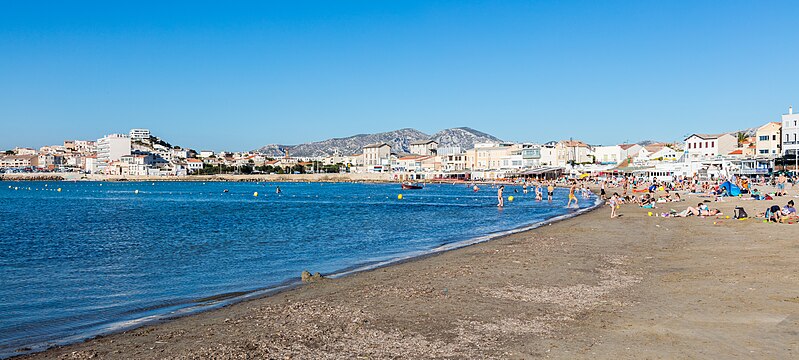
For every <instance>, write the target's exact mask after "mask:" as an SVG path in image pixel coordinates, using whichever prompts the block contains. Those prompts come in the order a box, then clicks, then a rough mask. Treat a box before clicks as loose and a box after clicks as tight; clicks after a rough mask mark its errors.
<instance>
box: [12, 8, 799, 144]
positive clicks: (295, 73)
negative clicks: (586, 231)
mask: <svg viewBox="0 0 799 360" xmlns="http://www.w3.org/2000/svg"><path fill="white" fill-rule="evenodd" d="M797 18H799V2H795V1H794V2H788V1H786V2H779V1H768V2H765V1H724V2H719V1H707V2H705V1H684V2H683V1H429V0H428V1H410V0H403V1H367V0H364V1H302V0H299V1H298V0H294V1H284V2H267V1H258V2H236V3H235V4H233V5H231V4H227V3H226V2H221V1H218V2H210V1H208V2H205V1H190V2H178V1H169V2H166V1H160V2H146V1H52V2H40V1H33V0H31V1H4V0H0V123H1V125H0V148H12V147H14V146H35V147H38V146H41V145H46V144H52V143H59V142H61V141H62V140H63V139H95V138H97V137H100V136H102V135H104V134H106V133H113V132H126V131H127V130H128V129H130V128H132V127H146V128H150V129H151V130H152V131H153V132H154V133H155V134H156V135H159V136H161V137H163V138H165V139H167V140H168V141H170V142H172V143H173V144H180V145H184V146H189V147H194V148H197V149H214V150H221V149H228V150H248V149H253V148H257V147H259V146H261V145H264V144H268V143H283V144H292V143H299V142H306V141H313V140H321V139H325V138H329V137H343V136H349V135H352V134H357V133H368V132H379V131H388V130H393V129H397V128H403V127H413V128H417V129H419V130H422V131H425V132H428V133H432V132H435V131H437V130H440V129H443V128H448V127H457V126H470V127H473V128H475V129H478V130H481V131H485V132H488V133H491V134H494V135H496V136H498V137H500V138H503V139H506V140H515V141H538V142H544V141H548V140H553V139H562V138H569V137H574V138H579V139H582V140H585V141H587V142H589V143H592V144H609V143H617V142H623V141H627V140H629V141H637V140H642V139H658V140H676V139H681V138H682V137H683V135H685V134H687V133H692V132H707V133H712V132H722V131H732V130H736V129H740V128H748V127H754V126H758V125H761V124H763V123H765V122H767V121H776V120H778V119H779V115H780V114H782V113H784V112H785V111H786V110H787V107H788V105H789V104H794V105H799V91H798V89H799V67H798V66H797V65H799V30H797V29H799V28H797V26H796V19H797Z"/></svg>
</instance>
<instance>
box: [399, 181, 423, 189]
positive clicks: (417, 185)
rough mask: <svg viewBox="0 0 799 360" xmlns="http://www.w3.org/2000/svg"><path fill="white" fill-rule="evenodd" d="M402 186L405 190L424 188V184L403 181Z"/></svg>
mask: <svg viewBox="0 0 799 360" xmlns="http://www.w3.org/2000/svg"><path fill="white" fill-rule="evenodd" d="M402 188H403V189H405V190H419V189H424V184H422V183H412V182H404V183H402Z"/></svg>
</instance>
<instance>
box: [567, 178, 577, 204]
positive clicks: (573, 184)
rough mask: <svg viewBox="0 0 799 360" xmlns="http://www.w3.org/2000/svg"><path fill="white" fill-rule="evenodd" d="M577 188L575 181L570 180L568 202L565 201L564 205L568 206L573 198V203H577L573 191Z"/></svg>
mask: <svg viewBox="0 0 799 360" xmlns="http://www.w3.org/2000/svg"><path fill="white" fill-rule="evenodd" d="M576 190H577V181H572V186H571V187H569V202H568V203H566V207H570V206H571V204H572V200H574V205H575V206H579V205H577V196H575V195H574V192H575V191H576Z"/></svg>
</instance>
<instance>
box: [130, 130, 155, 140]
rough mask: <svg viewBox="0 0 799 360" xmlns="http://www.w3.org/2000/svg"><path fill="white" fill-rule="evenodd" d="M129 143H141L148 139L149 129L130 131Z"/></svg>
mask: <svg viewBox="0 0 799 360" xmlns="http://www.w3.org/2000/svg"><path fill="white" fill-rule="evenodd" d="M129 135H130V140H131V141H142V140H149V139H150V129H130V133H129Z"/></svg>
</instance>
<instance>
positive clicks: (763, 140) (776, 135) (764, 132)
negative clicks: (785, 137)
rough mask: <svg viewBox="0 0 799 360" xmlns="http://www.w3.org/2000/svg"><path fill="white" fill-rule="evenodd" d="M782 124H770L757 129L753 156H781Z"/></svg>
mask: <svg viewBox="0 0 799 360" xmlns="http://www.w3.org/2000/svg"><path fill="white" fill-rule="evenodd" d="M781 132H782V122H770V123H768V124H766V125H763V126H761V127H759V128H757V132H756V133H755V156H757V157H767V158H772V159H773V158H775V157H777V156H779V155H780V154H782V151H781V149H782V141H781V140H782V136H781V135H780V134H781Z"/></svg>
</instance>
